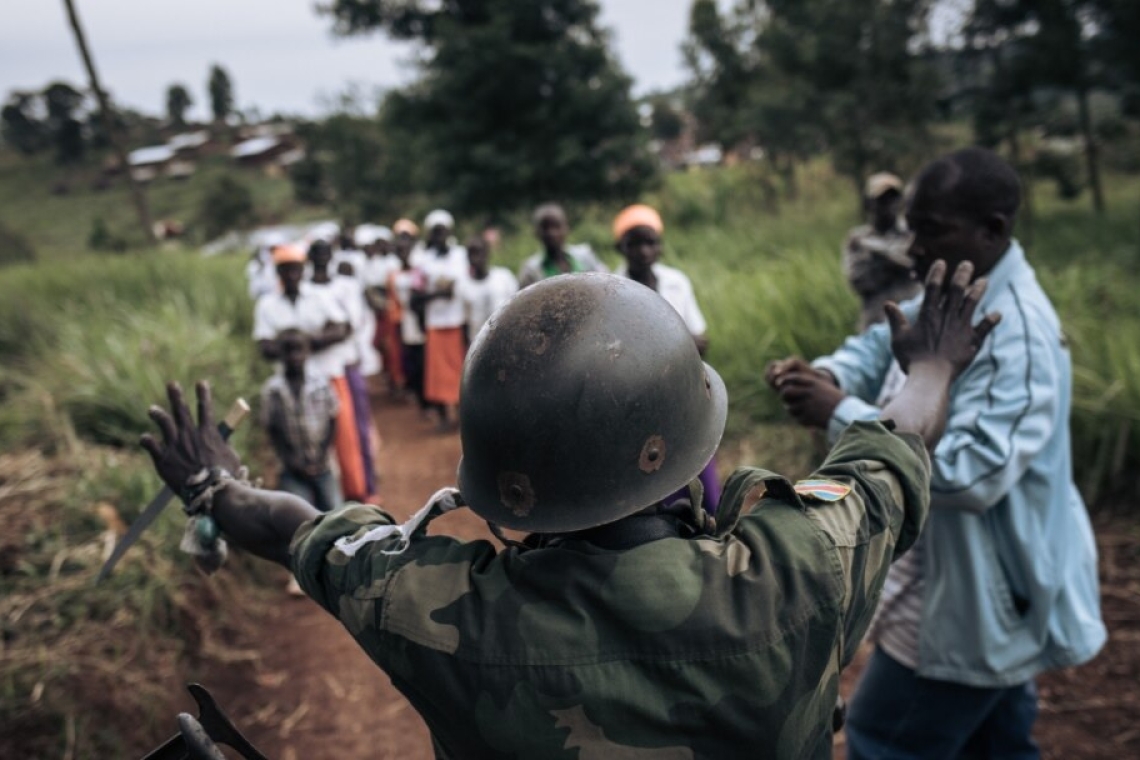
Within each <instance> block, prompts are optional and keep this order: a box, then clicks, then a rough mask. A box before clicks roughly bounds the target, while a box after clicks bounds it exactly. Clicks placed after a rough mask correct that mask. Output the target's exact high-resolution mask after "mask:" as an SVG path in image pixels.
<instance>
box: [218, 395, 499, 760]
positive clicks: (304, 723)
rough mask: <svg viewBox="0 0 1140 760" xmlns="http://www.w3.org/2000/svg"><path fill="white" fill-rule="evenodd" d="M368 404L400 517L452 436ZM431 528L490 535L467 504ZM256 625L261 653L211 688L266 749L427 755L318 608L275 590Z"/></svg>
mask: <svg viewBox="0 0 1140 760" xmlns="http://www.w3.org/2000/svg"><path fill="white" fill-rule="evenodd" d="M374 406H375V409H376V415H375V416H376V424H377V427H378V428H379V429H380V431H381V436H382V437H383V446H382V449H381V452H380V463H379V469H380V472H381V475H382V483H381V492H382V494H383V498H384V505H385V508H386V509H388V510H389V511H390V512H391V513H392V514H393V515H395V516H396V517H397V518H398V519H400V520H403V519H404V518H406V517H408V516H409V515H411V514H412V513H413V512H415V511H416V510H417V509H419V507H420V506H422V504H423V503H424V501H425V500H426V499H427V498H428V497H430V496H431V495H432V493H434V492H435V490H436V489H438V488H439V487H441V486H443V485H446V484H449V483H454V481H455V468H456V465H457V463H458V461H459V438H458V436H456V435H454V434H452V435H440V434H439V433H436V432H435V431H434V425H433V423H431V422H428V421H425V420H423V419H422V418H421V417H420V415H419V412H418V411H417V410H416V408H415V406H414V405H407V406H403V405H394V404H390V403H385V402H383V401H381V400H380V399H379V398H377V399H374ZM432 529H433V531H439V532H446V533H449V534H451V535H455V536H460V537H463V538H483V537H486V538H490V537H491V536H490V533H489V532H488V531H487V529H486V527H485V525H484V524H483V523H482V522H481V521H479V520H478V519H477V518H475V517H474V516H473V515H472V514H471V513H470V512H467V511H466V510H460V511H459V512H458V513H455V514H452V515H447V516H445V517H443V518H441V519H439V520H436V521H435V522H434V523H433V524H432ZM284 581H285V576H284V575H282V584H284ZM263 630H265V632H266V634H265V637H264V639H263V640H262V641H261V642H260V643H259V645H258V646H257V649H258V650H259V652H260V655H261V656H260V658H259V660H258V661H257V662H256V664H255V665H254V667H253V668H252V672H241V673H235V674H234V678H233V679H232V680H233V683H225V684H222V688H217V689H215V691H216V696H217V697H218V699H219V702H221V704H223V705H224V706H225V707H226V709H227V710H228V711H229V712H230V713H231V716H232V717H233V718H234V721H235V723H237V725H238V726H239V727H240V728H241V729H242V731H243V732H244V733H245V734H246V735H247V736H248V737H249V739H250V740H251V741H252V742H253V743H254V744H255V745H256V746H257V747H258V748H259V749H260V750H261V751H262V752H264V753H265V754H266V755H267V756H268V757H270V758H272V759H273V760H299V759H301V758H313V759H314V760H321V759H322V758H365V757H367V758H401V759H402V760H429V758H432V757H433V756H434V755H433V753H432V751H431V741H430V739H429V737H428V732H427V729H426V727H425V726H424V724H423V721H422V720H420V718H419V716H418V715H417V714H416V712H415V711H414V710H413V709H412V708H411V706H410V705H409V704H408V703H407V701H406V700H405V699H404V698H403V697H402V696H400V694H399V693H398V692H397V691H396V690H395V689H394V688H393V687H392V685H391V683H390V682H389V681H388V677H387V676H385V675H384V673H382V672H381V671H380V669H379V668H377V667H376V665H374V664H373V663H372V661H371V660H369V659H368V657H367V656H366V655H365V654H364V653H363V652H362V651H361V650H360V648H359V647H358V646H357V645H356V643H355V642H354V641H353V640H352V637H350V636H349V635H348V633H347V632H346V631H345V630H344V628H342V627H341V625H340V623H338V622H337V621H336V620H334V619H333V618H332V617H331V616H330V615H328V613H326V612H325V611H324V610H322V609H320V608H319V607H317V606H316V605H315V604H314V603H312V602H310V601H309V600H307V599H290V598H287V597H285V595H284V592H283V593H282V597H281V603H280V605H278V606H277V607H276V608H275V609H273V610H272V612H271V613H270V620H269V621H268V624H267V625H266V627H265V628H264V629H263ZM242 670H243V671H245V670H246V669H244V668H243V669H242ZM227 680H229V679H227Z"/></svg>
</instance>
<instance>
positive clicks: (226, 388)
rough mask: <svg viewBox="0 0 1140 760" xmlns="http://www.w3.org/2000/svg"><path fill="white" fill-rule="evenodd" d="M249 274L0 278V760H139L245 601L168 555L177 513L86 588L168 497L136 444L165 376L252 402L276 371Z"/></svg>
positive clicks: (151, 270) (132, 267) (183, 263)
mask: <svg viewBox="0 0 1140 760" xmlns="http://www.w3.org/2000/svg"><path fill="white" fill-rule="evenodd" d="M241 272H242V266H241V261H240V260H237V259H204V258H201V257H199V256H197V255H190V254H181V255H179V254H158V253H149V254H146V255H129V256H122V257H84V258H77V259H75V260H74V261H73V262H72V263H71V264H70V265H68V266H63V265H61V264H59V263H53V262H42V263H39V264H37V265H33V266H25V267H15V268H10V269H8V270H6V271H5V273H4V278H3V279H2V280H0V450H2V451H3V452H6V453H3V454H0V521H3V523H4V525H5V526H6V527H5V531H4V533H3V535H2V536H0V620H2V621H3V625H4V636H5V645H4V647H3V648H2V650H0V662H2V663H3V666H2V667H0V672H2V673H3V675H2V676H0V724H3V725H5V726H6V727H10V728H11V731H5V732H2V733H3V734H4V736H0V756H5V757H7V756H11V757H17V756H20V757H28V756H36V757H44V756H57V755H61V754H63V755H70V756H75V757H108V756H110V757H124V756H138V755H139V754H141V750H142V749H143V747H142V746H139V742H140V736H139V735H140V728H141V729H142V730H143V732H144V733H145V735H146V736H147V737H149V738H151V739H153V737H156V736H161V735H163V734H164V733H166V732H167V730H166V729H163V728H161V727H160V726H159V723H158V722H157V721H158V720H159V718H160V717H161V718H164V719H165V720H167V721H168V720H169V715H170V714H172V712H171V710H172V704H171V703H172V702H173V701H175V700H177V698H178V688H177V684H178V683H179V680H180V676H181V670H182V668H183V667H184V666H185V664H186V659H187V656H188V655H189V656H200V655H201V654H202V653H203V652H204V651H206V650H208V649H210V648H211V647H214V648H215V649H216V647H217V644H216V643H212V642H214V641H215V639H216V633H215V632H216V631H218V630H220V629H223V628H224V627H225V626H226V625H228V624H229V619H227V618H226V617H225V616H224V613H222V612H220V610H221V609H222V608H224V607H225V606H227V605H228V606H231V607H237V608H244V607H245V606H247V605H248V601H249V597H248V596H246V597H245V598H243V601H242V602H241V603H240V604H235V603H234V600H233V595H234V594H235V593H236V588H237V587H238V586H239V585H240V584H241V582H242V579H243V578H248V577H249V574H250V573H249V570H248V568H245V569H242V570H240V571H239V572H237V573H233V572H232V571H233V569H234V567H231V568H230V571H231V572H229V573H226V574H223V575H222V576H218V577H217V578H215V579H213V580H211V581H210V582H208V583H207V582H205V581H203V580H202V579H199V578H197V577H196V576H195V574H194V573H193V571H192V570H191V567H190V562H189V560H188V559H187V558H186V557H185V556H184V555H182V554H180V553H178V552H177V551H175V550H174V547H175V546H177V544H178V537H179V535H180V532H181V530H182V528H183V526H184V525H185V519H184V518H183V517H182V515H181V513H180V511H179V510H178V509H177V507H172V508H170V509H168V510H167V511H166V513H164V514H163V515H162V516H161V517H160V518H159V520H158V521H157V523H156V524H155V525H154V526H153V527H152V528H151V529H150V530H148V532H147V533H146V534H145V535H144V537H143V539H142V541H141V542H140V544H139V545H138V546H136V547H134V548H133V549H132V551H131V552H130V554H129V555H128V556H127V557H126V558H125V559H124V561H123V562H122V563H121V564H120V565H119V566H118V567H117V568H116V572H115V574H114V575H113V576H112V577H111V578H110V579H109V580H108V581H106V582H105V583H104V584H103V585H101V586H99V587H96V588H93V587H92V580H93V577H94V573H95V572H96V571H97V569H98V567H99V566H100V564H101V563H102V561H103V558H104V556H105V551H106V550H107V548H108V546H109V542H110V541H113V540H114V532H113V529H114V527H115V525H116V524H119V525H122V524H125V523H127V522H129V521H130V520H132V519H133V518H134V517H135V516H136V515H137V514H138V512H139V511H140V510H141V509H142V507H143V505H145V504H146V503H147V502H148V501H149V500H150V498H151V496H153V495H154V493H155V492H156V490H157V488H158V487H159V485H160V483H159V481H158V479H157V478H156V476H155V475H154V472H153V469H152V468H151V466H150V463H149V461H148V459H147V457H146V456H145V455H144V454H143V453H142V452H141V450H140V449H139V448H138V446H137V443H136V441H137V438H138V435H139V433H140V432H141V431H143V430H146V429H148V428H151V427H152V425H151V423H150V422H149V420H148V419H147V417H146V408H147V406H148V405H149V404H151V403H156V402H161V401H162V400H163V397H164V393H163V384H164V383H165V381H167V380H169V379H177V380H181V381H182V382H183V383H184V384H188V383H191V382H193V381H194V380H196V379H199V378H203V377H204V378H209V379H210V380H212V381H213V383H214V388H215V394H216V397H217V400H218V402H219V403H226V402H227V401H228V400H229V399H232V398H234V397H236V396H238V395H246V396H251V397H255V396H256V391H257V387H258V382H259V379H260V375H261V374H263V373H264V372H265V371H266V370H265V368H264V367H263V366H262V365H261V363H260V362H256V361H255V359H254V358H253V355H252V352H251V351H250V343H251V341H250V339H249V333H250V310H251V306H250V303H249V300H248V297H247V296H246V294H245V286H244V282H243V279H242V274H241ZM249 427H250V426H247V429H245V430H243V431H240V432H239V434H238V437H237V439H236V445H237V446H239V447H241V448H243V449H248V448H250V447H251V445H252V442H251V441H250V440H249V433H250V431H249V430H248V428H249ZM254 440H256V439H254ZM41 452H46V453H48V454H53V455H57V456H49V457H45V456H44V454H43V453H41ZM236 564H237V567H239V568H240V567H243V563H241V562H240V561H239V562H237V563H236ZM244 593H245V594H248V591H246V592H244ZM67 737H72V739H73V740H74V743H69V740H68V738H67Z"/></svg>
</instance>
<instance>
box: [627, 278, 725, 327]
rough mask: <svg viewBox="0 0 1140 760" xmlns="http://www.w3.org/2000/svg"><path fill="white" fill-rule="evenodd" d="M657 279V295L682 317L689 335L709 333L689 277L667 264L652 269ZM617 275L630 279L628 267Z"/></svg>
mask: <svg viewBox="0 0 1140 760" xmlns="http://www.w3.org/2000/svg"><path fill="white" fill-rule="evenodd" d="M650 269H651V270H653V275H654V276H655V277H656V278H657V293H658V294H659V295H660V296H661V297H662V298H664V299H665V300H666V301H668V302H669V305H670V306H672V307H673V309H674V310H675V311H676V312H677V313H678V314H680V315H681V319H683V320H684V321H685V326H686V327H688V328H689V333H690V334H691V335H693V336H694V337H696V336H698V335H704V334H705V332H707V331H708V324H707V323H706V322H705V315H704V314H702V313H701V307H700V306H698V305H697V297H696V295H694V294H693V283H692V282H691V281H690V280H689V276H688V275H687V274H685V273H684V272H682V271H681V270H680V269H674V268H673V267H671V266H666V265H665V264H653V265H652V266H651V267H650ZM615 274H618V275H621V276H622V277H628V276H629V272H628V271H627V269H626V265H625V264H622V265H621V266H620V267H618V269H617V271H616V272H615Z"/></svg>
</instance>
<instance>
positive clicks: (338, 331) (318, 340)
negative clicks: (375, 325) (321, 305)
mask: <svg viewBox="0 0 1140 760" xmlns="http://www.w3.org/2000/svg"><path fill="white" fill-rule="evenodd" d="M351 334H352V327H351V326H350V325H349V324H348V322H329V323H328V324H326V325H325V326H324V328H322V329H321V331H320V332H319V333H316V334H315V335H311V336H309V340H310V341H311V345H312V348H313V350H314V351H320V350H321V349H324V348H328V347H329V346H331V345H333V344H334V343H340V342H341V341H342V340H345V339H346V338H348V336H349V335H351Z"/></svg>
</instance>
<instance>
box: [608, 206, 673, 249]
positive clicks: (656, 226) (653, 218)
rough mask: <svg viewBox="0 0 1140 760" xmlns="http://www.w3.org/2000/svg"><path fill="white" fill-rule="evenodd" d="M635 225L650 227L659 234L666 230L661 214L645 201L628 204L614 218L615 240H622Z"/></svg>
mask: <svg viewBox="0 0 1140 760" xmlns="http://www.w3.org/2000/svg"><path fill="white" fill-rule="evenodd" d="M634 227H649V228H650V229H652V230H653V231H654V232H656V233H657V234H658V235H660V234H661V233H662V232H664V231H665V224H664V222H662V221H661V215H660V214H658V213H657V211H656V210H654V209H652V208H650V207H649V206H646V205H645V204H643V203H635V204H634V205H632V206H627V207H626V208H624V209H622V212H621V213H620V214H618V215H617V218H616V219H614V240H621V239H622V237H623V236H624V235H625V233H627V232H629V231H630V230H632V229H633V228H634Z"/></svg>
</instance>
